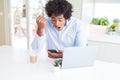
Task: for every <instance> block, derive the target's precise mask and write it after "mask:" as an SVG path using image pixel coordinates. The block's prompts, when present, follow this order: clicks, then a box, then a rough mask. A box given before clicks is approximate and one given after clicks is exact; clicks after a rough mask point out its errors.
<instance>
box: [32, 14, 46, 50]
mask: <svg viewBox="0 0 120 80" xmlns="http://www.w3.org/2000/svg"><path fill="white" fill-rule="evenodd" d="M36 23H37V25H38V28H37V32H36V35H35V37H34V40H33V41H32V44H31V46H32V49H34V50H42V49H43V45H45V42H46V37H45V34H44V29H45V25H46V19H45V18H44V17H43V16H39V17H38V18H37V19H36Z"/></svg>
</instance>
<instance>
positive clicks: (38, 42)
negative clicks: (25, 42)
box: [31, 33, 46, 51]
mask: <svg viewBox="0 0 120 80" xmlns="http://www.w3.org/2000/svg"><path fill="white" fill-rule="evenodd" d="M45 43H46V37H45V35H44V36H41V37H40V36H38V34H37V33H36V34H35V37H34V39H33V41H32V43H31V47H32V49H33V50H39V51H41V50H42V49H43V48H44V45H45Z"/></svg>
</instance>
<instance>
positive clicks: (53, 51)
mask: <svg viewBox="0 0 120 80" xmlns="http://www.w3.org/2000/svg"><path fill="white" fill-rule="evenodd" d="M48 51H50V52H51V53H57V51H56V50H48Z"/></svg>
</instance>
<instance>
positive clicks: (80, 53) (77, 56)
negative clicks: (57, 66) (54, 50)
mask: <svg viewBox="0 0 120 80" xmlns="http://www.w3.org/2000/svg"><path fill="white" fill-rule="evenodd" d="M96 53H97V47H96V46H87V47H67V48H64V52H63V58H62V63H61V69H65V68H78V67H87V66H93V64H94V61H95V57H96Z"/></svg>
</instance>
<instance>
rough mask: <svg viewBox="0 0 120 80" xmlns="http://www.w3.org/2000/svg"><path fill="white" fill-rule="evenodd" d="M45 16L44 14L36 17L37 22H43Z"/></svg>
mask: <svg viewBox="0 0 120 80" xmlns="http://www.w3.org/2000/svg"><path fill="white" fill-rule="evenodd" d="M44 19H45V18H44V17H43V16H39V17H38V18H37V19H36V23H39V22H41V21H42V20H44Z"/></svg>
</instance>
